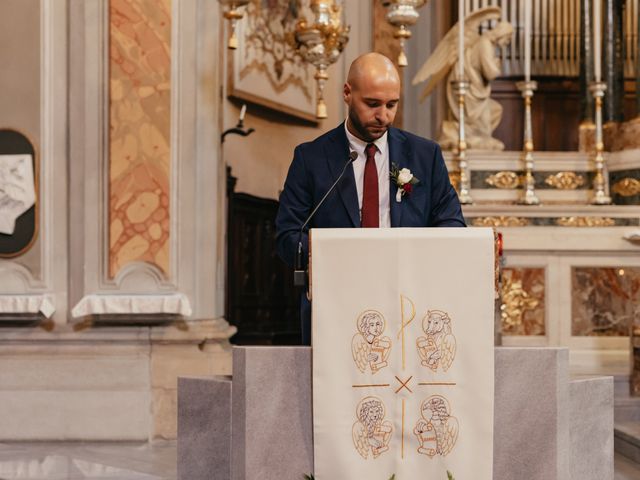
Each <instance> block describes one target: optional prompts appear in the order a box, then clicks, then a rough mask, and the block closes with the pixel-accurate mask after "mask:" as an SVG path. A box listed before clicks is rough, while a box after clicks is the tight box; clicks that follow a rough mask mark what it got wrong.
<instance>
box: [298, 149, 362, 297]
mask: <svg viewBox="0 0 640 480" xmlns="http://www.w3.org/2000/svg"><path fill="white" fill-rule="evenodd" d="M356 158H358V153H357V152H351V153H349V158H348V159H347V161H346V163H345V164H344V167H343V168H342V172H340V175H338V178H336V181H335V182H333V185H331V187H330V188H329V190H327V193H325V194H324V196H323V197H322V198H321V199H320V201H319V202H318V204H317V205H316V208H314V209H313V211H312V212H311V214H310V215H309V216H308V217H307V219H306V220H305V222H304V223H303V224H302V226H301V227H300V231H299V232H298V249H297V250H296V259H295V260H296V261H295V269H294V271H293V285H294V286H295V287H304V286H306V285H307V271H306V270H305V268H304V266H303V265H304V262H303V258H304V254H303V253H304V252H303V251H302V231H303V230H304V227H306V226H307V225H308V224H309V222H310V221H311V219H312V218H313V216H314V215H315V214H316V212H317V211H318V209H319V208H320V206H321V205H322V204H323V203H324V201H325V200H326V199H327V197H328V196H329V194H330V193H331V192H333V189H334V188H336V186H337V185H338V182H340V180H341V179H342V177H343V176H344V172H346V171H347V167H348V166H349V165H351V164H352V163H353V162H354V161H355V160H356Z"/></svg>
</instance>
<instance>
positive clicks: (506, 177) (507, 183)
mask: <svg viewBox="0 0 640 480" xmlns="http://www.w3.org/2000/svg"><path fill="white" fill-rule="evenodd" d="M485 182H486V183H487V185H491V186H492V187H496V188H500V189H503V190H514V189H516V188H518V187H519V186H520V185H522V176H521V175H518V174H517V173H516V172H498V173H495V174H493V175H491V176H490V177H487V178H486V179H485Z"/></svg>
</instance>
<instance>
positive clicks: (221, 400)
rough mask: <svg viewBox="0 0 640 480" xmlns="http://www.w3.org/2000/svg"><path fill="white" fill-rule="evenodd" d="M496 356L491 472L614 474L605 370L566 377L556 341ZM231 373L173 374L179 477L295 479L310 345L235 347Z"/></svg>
mask: <svg viewBox="0 0 640 480" xmlns="http://www.w3.org/2000/svg"><path fill="white" fill-rule="evenodd" d="M495 360H496V361H495V415H494V479H496V480H524V479H526V480H565V479H575V480H578V479H580V480H612V479H613V381H612V379H611V378H610V377H597V378H589V379H578V380H572V381H570V379H569V374H568V351H567V350H566V349H562V348H509V347H497V348H496V357H495ZM233 372H234V378H233V382H232V383H231V382H229V380H228V379H221V378H220V377H211V378H208V379H205V378H181V379H180V380H179V384H178V389H179V390H178V478H179V479H180V480H205V479H207V480H210V479H220V480H228V479H232V480H257V479H261V480H284V479H286V480H298V479H300V480H301V479H302V475H303V474H305V473H311V472H312V471H313V438H312V431H313V430H312V419H311V350H310V349H309V348H308V347H247V348H235V349H234V352H233ZM229 405H230V408H229Z"/></svg>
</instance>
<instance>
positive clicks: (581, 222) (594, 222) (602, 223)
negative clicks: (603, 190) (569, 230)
mask: <svg viewBox="0 0 640 480" xmlns="http://www.w3.org/2000/svg"><path fill="white" fill-rule="evenodd" d="M615 224H616V222H615V220H614V219H613V218H609V217H561V218H558V219H556V225H559V226H561V227H612V226H614V225H615Z"/></svg>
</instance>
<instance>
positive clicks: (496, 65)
mask: <svg viewBox="0 0 640 480" xmlns="http://www.w3.org/2000/svg"><path fill="white" fill-rule="evenodd" d="M500 17H501V10H500V7H486V8H481V9H478V10H475V11H473V12H471V13H470V14H469V15H468V16H467V17H466V18H465V20H464V77H465V80H466V81H468V82H469V89H468V90H467V94H466V96H465V133H466V142H467V145H468V146H469V148H476V149H482V150H504V144H503V143H502V142H501V141H500V140H498V139H496V138H493V137H492V133H493V131H494V130H495V129H496V127H497V126H498V124H499V123H500V120H501V119H502V106H501V105H500V104H499V103H498V102H496V101H495V100H493V99H491V85H490V83H489V82H490V81H491V80H493V79H494V78H496V77H498V76H499V75H500V60H499V58H498V57H497V56H496V47H504V46H506V45H507V44H508V43H509V42H510V41H511V36H512V34H513V27H512V26H511V24H510V23H509V22H506V21H498V20H500ZM489 20H491V21H497V23H496V24H495V26H493V28H491V29H487V30H484V31H483V32H482V33H481V34H480V33H478V31H479V27H480V25H481V24H483V23H485V22H487V21H489ZM458 25H459V23H456V24H455V25H454V26H453V27H452V28H451V30H449V32H447V34H446V35H445V36H444V38H443V39H442V40H441V41H440V43H439V44H438V46H437V47H436V49H435V50H434V51H433V53H432V54H431V56H430V57H429V58H428V59H427V61H426V62H425V63H424V65H423V66H422V67H421V68H420V70H419V71H418V73H417V74H416V76H415V77H414V79H413V81H412V85H417V84H418V83H421V82H424V81H427V85H426V87H425V89H424V91H423V92H422V96H421V100H424V99H425V98H426V97H428V96H429V94H430V93H431V92H432V91H433V89H434V88H435V87H436V85H437V84H438V83H440V81H441V80H442V79H443V78H445V77H446V76H447V75H448V78H447V103H448V105H449V110H450V113H451V115H453V120H445V121H444V122H443V123H442V134H441V136H440V138H439V139H438V142H439V143H440V145H441V146H442V148H443V149H445V150H451V149H453V148H455V147H456V145H457V144H458V121H459V118H458V117H459V114H458V98H457V96H456V95H455V93H454V91H453V87H452V85H451V82H452V81H454V80H457V79H458V62H459V59H458V57H459V52H458V30H459V28H458Z"/></svg>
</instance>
